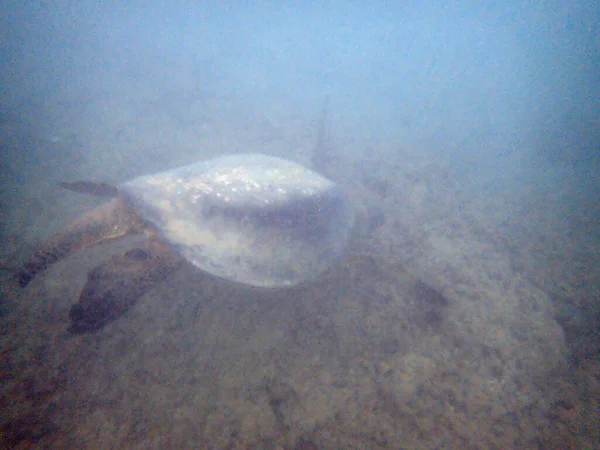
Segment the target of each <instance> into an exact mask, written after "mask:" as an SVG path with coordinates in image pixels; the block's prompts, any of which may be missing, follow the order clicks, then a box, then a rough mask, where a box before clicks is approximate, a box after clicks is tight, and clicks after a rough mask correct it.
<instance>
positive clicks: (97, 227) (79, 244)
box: [17, 197, 142, 287]
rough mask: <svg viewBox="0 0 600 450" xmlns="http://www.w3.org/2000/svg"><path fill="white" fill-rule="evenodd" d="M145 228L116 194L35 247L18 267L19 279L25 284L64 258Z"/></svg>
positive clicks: (22, 284)
mask: <svg viewBox="0 0 600 450" xmlns="http://www.w3.org/2000/svg"><path fill="white" fill-rule="evenodd" d="M141 228H142V220H141V219H140V218H139V217H138V215H137V214H135V213H134V212H133V211H132V210H131V208H130V207H129V206H128V205H127V204H126V203H125V201H124V200H123V199H122V198H120V197H119V198H115V199H113V200H111V201H109V202H108V203H105V204H103V205H100V206H98V207H97V208H96V209H94V210H92V211H90V212H88V213H86V214H84V215H82V216H81V217H79V218H78V219H77V220H75V222H73V223H72V224H71V225H69V226H68V227H67V229H66V230H64V231H61V232H59V233H57V234H55V235H54V236H52V237H51V238H50V239H49V240H48V241H47V243H46V244H44V245H42V246H41V247H39V248H37V249H36V250H34V252H33V253H32V254H31V256H30V257H29V259H28V260H27V262H26V263H25V264H23V266H22V267H21V269H20V270H19V271H18V273H17V281H18V283H19V285H20V286H21V287H25V286H27V285H28V284H29V283H30V282H31V280H33V278H34V277H35V276H36V275H37V274H38V273H40V272H41V271H43V270H44V269H46V268H47V267H48V266H50V265H52V264H54V263H55V262H57V261H59V260H60V259H63V258H65V257H67V256H69V255H71V254H72V253H74V252H76V251H78V250H82V249H84V248H89V247H92V246H94V245H96V244H99V243H100V242H104V241H106V240H110V239H116V238H119V237H122V236H125V235H126V234H127V233H130V232H133V231H137V230H139V229H141Z"/></svg>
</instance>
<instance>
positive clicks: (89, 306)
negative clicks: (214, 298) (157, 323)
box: [69, 239, 183, 333]
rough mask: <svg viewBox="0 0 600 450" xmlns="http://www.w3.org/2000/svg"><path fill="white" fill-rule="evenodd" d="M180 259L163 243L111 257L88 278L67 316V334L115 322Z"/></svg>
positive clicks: (175, 267) (153, 241)
mask: <svg viewBox="0 0 600 450" xmlns="http://www.w3.org/2000/svg"><path fill="white" fill-rule="evenodd" d="M182 263H183V259H182V258H181V257H180V256H179V255H177V253H175V252H174V251H173V250H172V249H171V248H170V247H168V246H167V244H165V243H164V242H161V241H158V240H155V239H150V240H149V241H148V243H147V244H146V246H144V247H143V248H135V249H132V250H128V251H127V252H125V253H123V254H120V255H115V256H113V257H112V258H111V259H109V260H108V261H106V262H105V263H103V264H101V265H100V266H98V267H96V268H95V269H94V270H92V271H91V272H90V273H89V274H88V278H87V282H86V284H85V286H84V287H83V290H82V291H81V294H80V296H79V300H78V301H77V303H75V304H74V305H73V306H72V307H71V310H70V312H69V318H70V319H71V326H70V328H69V331H70V332H71V333H85V332H90V331H96V330H99V329H101V328H102V327H104V326H105V325H107V324H108V323H110V322H112V321H113V320H115V319H117V318H119V317H120V316H121V315H122V314H124V313H125V312H126V311H127V310H128V309H129V308H130V307H131V306H132V305H133V304H134V303H135V302H136V300H137V299H138V298H139V297H141V296H142V295H144V294H145V293H146V292H148V291H149V290H150V289H151V288H152V287H153V286H154V285H155V284H156V283H157V282H158V281H161V280H163V279H165V278H166V277H167V276H169V275H170V274H171V273H173V272H174V271H175V270H176V269H177V268H179V267H180V266H181V264H182Z"/></svg>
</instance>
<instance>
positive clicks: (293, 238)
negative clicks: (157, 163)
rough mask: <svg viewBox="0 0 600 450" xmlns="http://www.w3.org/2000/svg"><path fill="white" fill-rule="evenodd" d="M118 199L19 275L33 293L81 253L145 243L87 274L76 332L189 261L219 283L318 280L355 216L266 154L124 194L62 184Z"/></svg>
mask: <svg viewBox="0 0 600 450" xmlns="http://www.w3.org/2000/svg"><path fill="white" fill-rule="evenodd" d="M60 185H61V186H62V187H64V188H67V189H70V190H73V191H78V192H85V193H92V194H96V195H103V196H109V197H112V199H111V200H110V201H108V202H107V203H105V204H103V205H100V206H98V207H97V208H96V209H94V210H92V211H90V212H88V213H86V214H84V215H82V216H81V217H80V218H78V219H77V220H75V222H73V223H72V224H71V225H69V226H68V227H67V228H66V229H65V230H64V231H62V232H59V233H58V234H56V235H54V236H52V237H50V238H49V240H48V241H47V242H46V243H45V244H44V245H43V246H41V247H40V248H38V249H36V250H35V251H34V252H33V253H32V255H31V256H30V258H29V259H28V260H27V261H26V263H25V264H24V265H23V266H22V268H21V269H20V270H19V272H18V280H19V284H20V285H21V286H22V287H25V286H27V285H28V284H29V283H30V281H31V280H32V279H33V278H34V277H35V276H36V275H37V274H38V273H39V272H41V271H42V270H44V269H45V268H47V267H48V266H49V265H51V264H53V263H55V262H56V261H58V260H60V259H61V258H64V257H66V256H68V255H70V254H72V253H74V252H76V251H78V250H81V249H84V248H88V247H91V246H94V245H96V244H99V243H101V242H104V241H107V240H109V239H115V238H119V237H122V236H125V235H127V234H129V233H143V234H144V235H145V236H146V239H145V240H144V244H143V246H140V247H139V248H135V249H132V250H129V251H127V252H125V253H123V254H118V255H114V256H113V257H112V258H110V259H109V260H108V261H106V262H104V263H103V264H101V265H100V266H99V267H97V268H95V269H93V270H92V271H91V272H90V273H89V274H88V279H87V282H86V284H85V286H84V288H83V290H82V291H81V294H80V297H79V300H78V301H77V303H75V304H74V305H73V307H72V308H71V310H70V313H69V317H70V319H71V327H70V330H71V331H72V332H82V331H89V330H96V329H99V328H101V327H102V326H104V325H105V324H107V323H108V322H110V321H111V320H113V319H115V318H116V317H119V316H120V315H121V314H122V313H123V312H124V311H125V310H127V309H128V308H129V307H130V306H131V305H132V304H133V303H134V302H135V300H136V299H137V298H138V297H140V296H141V295H142V294H144V293H145V292H147V291H148V290H149V289H150V288H151V287H152V285H154V284H155V283H156V282H157V281H159V280H161V279H163V278H164V277H165V276H166V275H168V274H169V273H171V272H172V271H173V270H175V269H176V268H177V267H179V266H180V265H181V264H183V263H184V261H187V262H189V263H191V264H193V265H194V266H196V267H197V268H199V269H200V270H202V271H205V272H208V273H209V274H212V275H215V276H217V277H220V278H223V279H226V280H230V281H233V282H237V283H242V284H245V285H250V286H258V287H261V288H284V287H290V286H295V285H298V284H301V283H304V282H306V281H309V280H313V279H315V278H317V277H319V276H320V275H322V274H323V273H324V272H326V271H327V270H328V269H329V268H330V267H332V266H333V265H334V264H335V263H336V262H337V261H338V260H339V259H340V258H341V256H342V254H343V253H344V250H345V248H346V246H347V243H348V240H349V237H350V234H351V230H352V228H353V223H354V210H353V207H352V204H351V202H350V201H349V198H348V197H347V195H346V194H345V193H344V191H343V190H342V189H341V188H340V187H339V186H338V185H337V184H336V183H334V182H332V181H330V180H329V179H327V178H325V177H323V176H321V175H319V174H317V173H316V172H314V171H312V170H309V169H307V168H305V167H303V166H301V165H299V164H297V163H294V162H291V161H288V160H285V159H281V158H276V157H272V156H266V155H261V154H242V155H229V156H223V157H219V158H215V159H211V160H208V161H203V162H199V163H197V164H192V165H189V166H185V167H181V168H177V169H173V170H169V171H166V172H161V173H158V174H154V175H148V176H141V177H139V178H135V179H134V180H132V181H128V182H126V183H123V184H121V185H119V186H112V185H110V184H107V183H93V182H84V181H80V182H72V183H60Z"/></svg>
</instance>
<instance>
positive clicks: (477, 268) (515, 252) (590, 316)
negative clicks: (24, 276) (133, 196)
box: [0, 92, 600, 450]
mask: <svg viewBox="0 0 600 450" xmlns="http://www.w3.org/2000/svg"><path fill="white" fill-rule="evenodd" d="M184 98H185V102H183V100H182V99H184ZM168 105H171V106H170V107H169V106H168ZM318 126H319V124H318V123H317V121H314V120H313V121H310V120H307V119H305V118H303V116H302V115H293V114H290V113H287V112H286V111H285V107H282V106H279V107H277V108H275V107H271V106H268V105H261V108H257V107H256V106H255V105H254V106H253V105H248V104H246V105H238V104H236V102H235V101H234V100H232V99H231V98H223V97H217V96H211V95H207V94H202V93H198V92H193V93H191V92H189V93H183V94H182V93H177V94H174V93H166V94H161V95H159V96H156V98H153V97H148V96H146V97H143V98H141V97H140V98H124V97H123V96H116V95H113V96H110V95H103V96H97V95H86V96H81V95H76V96H75V95H74V96H72V97H67V98H62V99H61V101H58V100H53V99H48V100H46V101H45V102H43V103H42V104H36V105H22V106H20V107H19V108H18V110H14V111H6V112H3V116H2V124H1V127H2V128H1V139H2V147H3V151H2V155H1V164H2V173H1V177H2V178H1V181H2V185H1V191H0V201H1V208H2V224H1V225H2V226H1V235H0V239H1V243H0V247H1V250H0V251H1V253H0V255H1V258H2V265H3V267H4V269H5V270H3V271H2V274H1V276H2V297H1V299H2V304H1V306H0V307H1V316H0V327H1V329H2V334H1V337H0V346H1V350H2V352H1V354H2V359H1V360H0V373H1V375H2V380H3V382H2V386H1V390H2V395H1V397H0V398H1V400H0V401H1V404H0V410H1V411H2V415H1V419H0V420H1V423H0V447H2V448H21V449H25V448H80V449H84V448H90V449H92V448H93V449H103V448H140V449H142V448H143V449H151V448H160V449H164V448H214V449H222V448H231V449H237V448H240V449H245V448H273V449H283V448H286V449H298V450H300V449H340V448H344V449H352V448H357V449H358V448H361V449H363V448H368V449H386V448H390V449H392V448H393V449H398V448H406V449H413V448H414V449H424V448H432V449H433V448H439V449H442V448H481V449H507V448H556V449H567V448H573V449H575V448H597V447H598V445H599V444H598V443H599V442H600V436H599V434H598V433H599V432H598V430H600V419H599V415H598V414H597V412H598V398H599V394H600V364H599V361H598V336H597V329H598V326H597V323H598V322H597V320H598V317H599V314H598V312H597V305H598V302H599V300H600V299H599V293H598V292H599V289H598V287H599V283H600V281H599V280H600V272H599V267H600V265H599V263H598V254H600V253H599V252H598V249H597V248H596V247H597V246H598V243H597V242H599V241H600V240H594V239H586V236H589V232H588V231H590V230H589V228H591V229H592V230H591V231H593V230H597V228H596V226H597V225H598V224H594V223H590V222H589V221H586V220H587V219H585V217H587V216H585V215H584V214H583V213H581V214H580V216H579V219H578V216H577V215H576V212H573V211H570V212H569V214H568V220H567V219H566V218H565V217H566V215H565V214H563V213H562V211H564V208H565V204H570V203H568V202H567V200H568V195H567V194H565V193H564V192H563V194H564V195H560V193H556V195H555V196H554V197H552V196H550V197H549V196H548V192H547V191H546V192H539V191H538V190H536V188H535V185H534V186H533V187H532V186H529V185H527V183H525V184H524V186H525V187H529V188H530V190H527V189H520V190H519V191H518V192H511V191H508V190H504V189H489V190H482V191H474V190H472V189H466V188H465V185H464V183H462V182H461V180H460V178H459V177H457V176H456V175H455V174H454V172H453V170H451V169H450V168H448V167H446V166H445V165H444V164H443V163H440V162H437V161H435V160H433V159H432V158H431V157H429V156H427V155H425V154H420V153H419V152H418V151H417V149H404V148H400V147H398V146H395V145H392V144H389V143H385V142H384V143H382V142H374V141H368V140H366V139H362V140H361V139H355V138H353V137H352V136H350V135H332V137H331V140H332V145H333V149H334V150H336V151H337V152H338V155H339V158H340V159H339V161H338V163H337V164H336V165H335V166H334V167H332V168H331V170H330V171H329V173H328V175H329V176H330V177H332V178H334V179H336V181H338V182H339V183H340V184H342V185H344V186H345V187H346V188H347V189H348V190H349V192H351V194H352V197H353V200H354V201H355V202H356V203H357V205H359V207H362V206H365V205H372V204H377V205H378V207H380V208H382V209H383V211H384V212H385V215H386V222H385V224H384V225H383V226H381V227H379V228H377V229H376V230H374V231H373V232H371V233H368V234H364V235H362V236H360V237H357V238H356V239H355V241H354V242H353V244H352V248H351V249H350V251H349V254H348V255H347V257H346V258H345V259H344V261H342V263H341V264H340V265H339V266H338V267H337V268H335V269H334V270H332V271H331V272H330V273H329V274H328V275H327V276H326V277H324V278H323V279H321V280H319V281H318V282H315V283H312V284H310V285H307V286H303V287H299V288H295V289H290V290H278V291H264V290H258V289H251V288H247V287H242V286H235V285H231V284H229V283H225V282H223V281H220V280H217V279H214V278H211V277H209V276H207V275H204V274H201V273H199V272H198V271H197V270H195V269H194V268H192V267H189V266H185V267H184V268H183V269H181V270H179V271H178V272H177V273H176V274H174V275H173V276H171V277H170V278H169V279H167V280H164V282H162V283H161V284H159V285H158V286H157V287H156V288H154V289H153V290H151V291H150V292H149V293H148V294H147V295H145V296H144V297H142V298H141V299H139V300H138V302H137V303H136V305H135V306H134V307H133V308H132V309H131V310H130V311H128V312H127V313H126V314H125V315H124V316H122V317H121V318H119V319H118V320H116V321H115V322H113V323H111V324H109V325H107V326H106V327H104V328H103V329H102V330H100V331H98V332H95V333H88V334H83V335H71V334H70V333H68V331H67V328H68V310H69V308H70V306H71V305H72V303H73V302H75V301H76V300H77V297H78V294H79V291H80V289H81V287H82V286H83V283H84V282H85V279H86V275H87V273H88V271H89V270H91V269H92V268H93V267H95V266H97V265H98V264H100V263H101V262H102V261H103V260H105V259H106V258H107V257H108V256H109V255H111V254H114V253H115V252H119V251H123V250H124V249H127V248H133V247H135V246H136V245H137V244H139V238H128V239H124V240H122V241H117V242H112V243H110V244H106V245H102V246H99V247H96V248H93V249H89V250H86V251H82V252H80V253H78V254H76V255H73V256H71V257H69V258H67V259H65V260H63V261H61V262H59V263H57V264H55V265H54V266H53V267H51V268H50V269H48V270H47V271H46V272H44V273H43V274H42V275H40V276H39V277H38V278H36V279H35V280H34V281H33V282H32V283H31V285H30V286H28V287H27V288H26V289H23V290H21V289H19V288H18V287H16V286H15V285H14V282H13V280H12V278H11V270H12V269H14V268H15V267H17V266H18V265H19V264H20V263H22V262H23V260H24V258H25V257H26V256H27V254H28V252H29V251H30V249H31V248H32V247H33V246H34V245H35V243H36V242H40V241H43V239H44V238H45V237H47V236H48V235H50V234H51V233H53V232H56V231H57V230H60V229H61V228H62V227H64V226H65V225H66V224H68V223H69V221H71V220H73V219H74V218H76V217H77V216H78V215H79V214H81V213H83V212H85V211H88V210H90V209H91V208H93V207H94V206H95V205H97V204H99V202H100V201H99V200H98V199H94V198H88V197H86V196H83V195H78V194H74V193H70V192H65V191H61V190H60V189H57V188H56V187H55V183H56V181H58V180H76V179H82V178H84V179H93V180H103V181H109V182H120V181H125V180H127V179H130V178H133V177H135V176H137V175H141V174H148V173H153V172H157V171H161V170H166V169H169V168H173V167H177V166H180V165H184V164H188V163H192V162H196V161H198V160H201V159H206V158H210V157H213V156H217V155H221V154H227V153H239V152H262V153H267V154H271V155H275V156H281V157H286V158H290V159H293V160H295V161H297V162H300V163H303V164H309V163H310V156H311V152H312V151H313V149H314V146H315V142H316V135H317V130H318ZM341 149H343V151H342V150H341ZM364 149H371V151H372V150H373V149H376V150H377V151H376V152H372V153H371V154H370V155H369V156H368V157H366V155H365V153H364V152H365V150H364ZM542 198H543V199H545V200H544V203H542V202H541V201H540V199H542ZM577 220H579V221H578V222H577V226H575V221H577ZM582 222H584V223H583V225H582ZM586 227H587V228H586ZM573 230H576V231H573ZM577 230H578V231H577Z"/></svg>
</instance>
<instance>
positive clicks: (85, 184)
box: [57, 181, 119, 197]
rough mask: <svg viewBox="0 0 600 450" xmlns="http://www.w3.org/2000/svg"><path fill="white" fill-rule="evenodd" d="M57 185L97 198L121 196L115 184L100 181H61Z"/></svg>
mask: <svg viewBox="0 0 600 450" xmlns="http://www.w3.org/2000/svg"><path fill="white" fill-rule="evenodd" d="M57 184H58V186H60V187H61V188H63V189H68V190H69V191H73V192H78V193H80V194H90V195H94V196H96V197H116V196H117V195H118V194H119V189H118V188H117V187H116V186H115V185H114V184H110V183H103V182H98V181H59V182H58V183H57Z"/></svg>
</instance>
